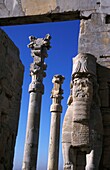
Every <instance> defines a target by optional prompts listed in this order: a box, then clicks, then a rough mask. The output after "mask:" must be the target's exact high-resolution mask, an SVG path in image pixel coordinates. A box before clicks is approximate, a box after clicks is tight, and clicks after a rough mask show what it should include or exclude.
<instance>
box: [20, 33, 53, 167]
mask: <svg viewBox="0 0 110 170" xmlns="http://www.w3.org/2000/svg"><path fill="white" fill-rule="evenodd" d="M50 38H51V37H50V35H49V34H47V35H46V36H45V38H44V39H43V38H35V37H33V36H30V37H29V39H30V44H29V45H28V47H29V48H31V55H32V56H33V59H34V61H33V63H32V64H31V66H30V75H31V76H32V82H31V83H30V86H29V93H30V101H29V109H28V121H27V130H26V141H25V148H24V158H23V166H22V169H23V170H36V164H37V153H38V140H39V126H40V110H41V100H42V94H43V93H44V85H43V77H45V76H46V73H45V72H44V70H46V64H45V63H44V59H45V58H46V57H47V56H48V55H47V50H48V49H49V48H50Z"/></svg>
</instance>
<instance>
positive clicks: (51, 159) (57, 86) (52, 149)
mask: <svg viewBox="0 0 110 170" xmlns="http://www.w3.org/2000/svg"><path fill="white" fill-rule="evenodd" d="M63 81H64V76H62V75H55V76H54V77H53V79H52V82H53V83H54V87H53V89H52V92H51V98H52V101H53V103H52V105H51V107H50V112H51V127H50V144H49V156H48V167H47V169H48V170H49V169H51V170H54V169H58V160H59V140H60V117H61V112H62V105H61V100H62V99H63V96H62V94H63V90H62V88H61V85H62V84H63Z"/></svg>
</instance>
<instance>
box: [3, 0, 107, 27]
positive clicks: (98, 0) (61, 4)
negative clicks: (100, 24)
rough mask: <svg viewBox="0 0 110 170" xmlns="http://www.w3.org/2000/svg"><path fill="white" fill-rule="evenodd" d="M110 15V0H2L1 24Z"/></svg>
mask: <svg viewBox="0 0 110 170" xmlns="http://www.w3.org/2000/svg"><path fill="white" fill-rule="evenodd" d="M92 13H100V14H108V15H110V1H109V0H68V1H67V0H40V1H39V0H31V1H30V0H10V1H9V0H1V2H0V25H12V24H26V23H39V22H54V21H62V20H73V19H81V18H83V17H84V18H85V17H86V18H88V17H89V16H90V15H91V14H92Z"/></svg>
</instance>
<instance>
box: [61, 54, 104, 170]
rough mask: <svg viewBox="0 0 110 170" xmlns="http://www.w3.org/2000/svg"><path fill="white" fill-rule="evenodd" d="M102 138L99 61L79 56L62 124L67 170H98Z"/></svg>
mask: <svg viewBox="0 0 110 170" xmlns="http://www.w3.org/2000/svg"><path fill="white" fill-rule="evenodd" d="M102 137H103V126H102V117H101V112H100V102H99V97H98V84H97V77H96V59H95V57H94V56H93V55H90V54H83V53H80V54H78V55H77V56H76V57H75V58H74V59H73V72H72V80H71V93H70V96H69V99H68V109H67V112H66V115H65V118H64V122H63V131H62V146H63V157H64V169H65V170H67V169H70V170H79V169H81V170H83V169H86V170H98V166H99V161H100V158H101V152H102Z"/></svg>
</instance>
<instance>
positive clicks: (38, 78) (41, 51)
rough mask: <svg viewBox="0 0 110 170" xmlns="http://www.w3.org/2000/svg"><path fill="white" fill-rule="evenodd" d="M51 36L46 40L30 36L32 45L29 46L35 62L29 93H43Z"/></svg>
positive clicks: (32, 65)
mask: <svg viewBox="0 0 110 170" xmlns="http://www.w3.org/2000/svg"><path fill="white" fill-rule="evenodd" d="M50 39H51V37H50V35H49V34H47V35H46V36H45V38H36V37H34V36H30V37H29V40H30V44H29V45H28V47H29V48H31V56H32V57H33V59H34V61H33V63H32V64H31V65H30V75H31V76H32V83H31V84H30V87H29V92H31V91H36V90H39V91H41V92H42V93H43V88H44V87H43V84H42V81H43V77H45V76H46V73H45V72H44V71H45V70H46V68H47V65H46V63H45V62H44V59H45V58H46V57H47V56H48V55H47V50H49V48H50Z"/></svg>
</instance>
